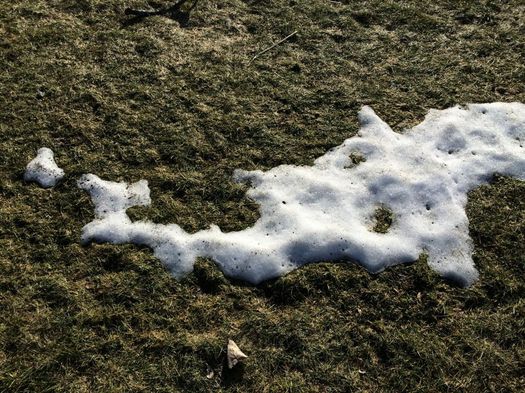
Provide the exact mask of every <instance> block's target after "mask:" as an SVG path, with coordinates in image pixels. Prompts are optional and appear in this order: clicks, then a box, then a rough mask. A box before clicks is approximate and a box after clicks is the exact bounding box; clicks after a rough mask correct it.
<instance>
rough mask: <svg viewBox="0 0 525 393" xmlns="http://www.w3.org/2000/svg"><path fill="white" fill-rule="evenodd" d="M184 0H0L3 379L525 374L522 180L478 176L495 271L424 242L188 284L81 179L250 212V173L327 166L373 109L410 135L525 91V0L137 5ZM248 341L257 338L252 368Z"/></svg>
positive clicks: (132, 381)
mask: <svg viewBox="0 0 525 393" xmlns="http://www.w3.org/2000/svg"><path fill="white" fill-rule="evenodd" d="M172 3H173V1H155V2H154V1H150V2H146V1H141V0H136V1H132V0H130V1H124V0H77V1H72V0H47V1H44V0H13V1H9V2H8V1H4V2H2V3H0V135H1V139H0V152H1V153H0V392H6V393H8V392H9V393H11V392H75V393H82V392H103V393H105V392H109V393H113V392H181V391H190V392H208V391H213V392H215V391H225V392H226V391H227V392H353V391H356V392H396V393H397V392H403V391H411V392H412V391H420V392H448V391H454V392H456V391H465V392H485V391H487V392H520V391H522V389H523V386H524V384H525V257H524V255H525V198H524V195H525V183H524V182H520V181H517V180H512V179H509V178H505V177H501V176H495V177H494V180H493V182H492V183H491V184H490V185H485V186H481V187H480V188H478V189H476V190H474V191H473V192H471V194H470V195H469V203H468V206H467V213H468V216H469V220H470V234H471V237H472V239H473V240H474V243H475V254H474V260H475V263H476V265H477V267H478V270H479V272H480V279H479V281H478V282H476V283H475V284H474V285H473V286H472V287H470V288H468V289H464V288H458V287H455V286H454V285H450V284H449V283H447V282H445V281H444V280H443V279H442V278H441V277H439V276H438V275H437V274H436V273H434V272H433V271H432V270H430V269H429V267H428V266H427V265H426V263H425V261H424V257H421V258H420V260H419V261H418V262H416V263H414V264H411V265H403V266H397V267H395V268H392V269H389V270H387V271H385V272H383V273H380V274H378V275H370V274H368V273H367V272H366V271H365V270H364V269H362V268H361V267H359V266H356V265H352V264H346V263H333V262H329V263H328V262H327V263H320V264H314V265H309V266H307V267H304V268H302V269H299V270H297V271H294V272H292V273H291V274H289V275H287V276H284V277H282V278H280V279H278V280H274V281H270V282H265V283H263V284H261V285H258V286H255V287H254V286H249V285H246V284H244V283H242V282H232V281H230V280H228V279H226V278H224V276H223V275H222V273H221V272H220V271H219V270H218V269H217V268H216V267H215V265H214V264H213V262H212V261H209V260H201V261H199V262H198V264H197V266H196V269H195V271H194V273H192V274H191V275H189V276H188V277H187V278H185V279H183V280H181V281H177V280H175V279H174V278H173V277H172V276H171V275H170V274H169V273H168V272H167V271H166V269H165V268H164V267H163V266H162V265H161V263H160V262H159V261H158V260H157V259H156V258H155V257H154V256H153V255H152V253H151V251H150V250H148V249H145V248H138V247H136V246H132V245H120V246H113V245H94V246H89V247H85V246H81V245H80V243H79V239H80V234H81V228H82V226H83V225H84V224H86V223H87V222H89V221H91V220H92V218H93V207H92V205H91V202H90V200H89V196H88V195H87V194H86V193H84V192H83V191H82V190H80V189H78V188H77V187H76V180H77V179H78V178H79V177H80V175H82V174H84V173H95V174H97V175H99V176H101V177H102V178H104V179H108V180H114V181H117V180H118V181H127V182H134V181H137V180H139V179H147V180H148V181H149V185H150V188H151V190H152V199H153V204H152V206H151V207H147V208H146V207H140V208H132V209H131V210H130V216H132V217H133V219H148V220H152V221H155V222H159V223H178V224H179V225H181V226H182V227H183V228H184V229H185V230H187V231H191V232H194V231H197V230H199V229H203V228H207V227H208V226H209V225H210V224H217V225H219V226H220V227H221V228H222V229H223V230H224V231H232V230H240V229H243V228H247V227H248V226H250V225H252V224H253V223H254V222H255V221H256V220H257V218H258V210H257V205H256V204H255V203H254V202H253V201H250V200H248V199H247V198H245V192H246V186H243V185H239V184H236V183H234V182H233V181H232V180H231V175H232V173H233V170H234V169H236V168H243V169H247V170H254V169H269V168H272V167H275V166H277V165H280V164H311V163H312V162H313V160H314V159H315V158H316V157H318V156H320V155H321V154H323V153H324V152H326V151H327V150H328V149H330V148H331V147H334V146H337V145H339V144H340V143H341V142H342V141H343V140H345V139H346V138H348V137H350V136H352V135H354V134H355V133H356V132H357V130H358V125H357V118H356V114H357V111H358V110H359V109H360V108H361V107H362V106H363V105H370V106H372V107H373V108H374V110H375V111H376V112H377V113H378V114H379V115H380V116H381V117H382V118H383V119H384V120H385V121H387V122H388V123H389V124H390V125H391V126H392V127H393V128H394V129H395V130H396V131H399V132H402V131H403V129H404V128H407V127H411V126H414V125H416V124H418V123H419V122H421V121H422V119H423V117H424V115H425V113H426V112H427V111H428V110H429V109H431V108H436V109H444V108H447V107H450V106H454V105H456V104H465V103H469V102H495V101H505V102H511V101H519V102H525V4H523V1H520V0H508V1H487V0H481V1H452V0H450V1H445V0H434V1H428V0H419V1H415V0H414V1H391V0H383V1H379V0H369V1H344V0H342V1H330V0H311V1H300V0H296V1H293V0H290V1H284V0H282V1H277V0H272V1H257V0H253V1H241V0H226V1H212V0H201V1H199V3H198V5H197V7H196V8H195V9H194V10H193V11H192V12H191V15H190V18H189V21H188V23H183V24H182V25H181V23H179V21H177V20H174V19H171V18H169V17H166V16H151V17H146V18H144V19H142V20H134V19H133V18H132V17H131V16H127V15H125V12H124V10H125V9H126V8H127V7H134V8H137V9H147V8H148V7H154V8H162V7H163V6H168V5H170V4H172ZM294 31H297V34H296V35H294V36H293V37H291V38H290V39H288V40H286V41H285V42H283V43H282V44H280V45H278V46H276V47H275V48H273V49H272V50H270V51H268V52H266V53H264V54H262V55H260V56H259V57H258V58H256V59H255V60H253V61H252V58H253V57H254V56H255V55H256V54H257V53H259V52H261V51H263V50H264V49H265V48H268V47H270V46H271V45H272V44H273V43H275V42H278V41H279V40H281V39H282V38H284V37H286V36H287V35H289V34H290V33H292V32H294ZM42 146H47V147H49V148H51V149H53V150H54V152H55V158H56V160H57V162H58V164H59V166H60V167H62V168H64V170H65V171H66V177H65V179H64V181H63V182H62V183H61V184H59V185H58V186H57V187H55V188H53V189H50V190H44V189H42V188H39V187H38V186H36V185H34V184H27V183H25V182H24V181H23V173H24V168H25V166H26V164H27V163H28V162H29V161H30V160H31V159H32V158H33V157H34V156H35V154H36V151H37V149H38V148H40V147H42ZM335 262H337V261H335ZM229 338H231V339H233V340H235V341H236V342H237V344H238V345H239V347H240V348H241V349H242V350H243V351H244V352H245V353H246V354H248V355H249V358H248V359H247V360H246V361H245V362H244V363H243V364H242V365H241V366H240V367H237V368H234V369H233V370H228V369H227V367H225V363H224V361H225V352H224V351H225V347H226V344H227V341H228V339H229Z"/></svg>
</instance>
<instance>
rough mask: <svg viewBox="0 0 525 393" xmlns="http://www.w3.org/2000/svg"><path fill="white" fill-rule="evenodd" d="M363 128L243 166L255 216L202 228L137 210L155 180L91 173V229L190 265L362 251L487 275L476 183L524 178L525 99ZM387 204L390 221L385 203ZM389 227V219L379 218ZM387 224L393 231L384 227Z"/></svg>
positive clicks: (275, 265)
mask: <svg viewBox="0 0 525 393" xmlns="http://www.w3.org/2000/svg"><path fill="white" fill-rule="evenodd" d="M359 121H360V123H361V129H360V131H359V132H358V134H357V135H356V136H354V137H352V138H349V139H347V140H346V141H344V143H343V144H342V145H340V146H338V147H336V148H334V149H331V150H330V151H329V152H328V153H326V154H325V155H323V156H321V157H319V158H318V159H317V160H316V161H315V163H314V165H313V166H293V165H282V166H279V167H276V168H273V169H270V170H269V171H266V172H263V171H260V170H258V171H251V172H247V171H242V170H237V171H235V173H234V178H235V180H237V181H247V182H250V183H251V186H252V187H251V189H250V190H249V191H248V196H249V197H251V198H252V199H254V200H255V201H257V202H258V203H259V204H260V212H261V217H260V219H259V220H258V221H257V222H256V223H255V225H254V226H253V227H251V228H248V229H245V230H243V231H238V232H228V233H224V232H222V231H221V230H220V228H219V227H217V226H214V225H212V226H211V227H210V228H209V229H207V230H203V231H199V232H197V233H194V234H190V233H187V232H185V231H184V230H183V229H182V228H181V227H180V226H179V225H177V224H171V225H162V224H155V223H152V222H146V221H135V222H133V221H131V219H130V218H129V217H128V215H127V214H126V209H127V208H129V207H131V206H134V205H137V204H138V205H147V204H149V203H150V198H149V189H148V186H147V182H145V181H144V180H142V181H140V182H138V183H134V184H131V185H127V184H126V183H114V182H109V181H105V180H102V179H100V178H98V177H97V176H95V175H85V176H84V177H83V178H82V179H81V180H80V181H79V186H80V187H81V188H83V189H85V190H86V191H88V192H89V193H90V194H91V198H92V201H93V203H94V204H95V215H96V219H95V220H94V221H92V222H90V223H89V224H87V225H86V226H84V228H83V233H82V241H83V242H84V243H89V242H111V243H115V244H120V243H135V244H142V245H146V246H149V247H150V248H152V249H153V250H154V253H155V255H156V256H157V257H158V258H159V259H160V260H161V261H162V262H163V263H164V264H165V265H166V266H167V267H168V269H170V270H171V272H172V273H173V274H174V275H175V276H177V277H180V276H182V275H184V274H186V273H188V272H190V271H192V269H193V264H194V263H195V260H196V258H197V257H205V258H212V259H213V260H215V261H216V263H217V264H218V266H219V267H220V269H221V270H222V271H223V272H224V273H225V274H226V275H228V276H230V277H235V278H238V279H243V280H246V281H249V282H251V283H259V282H261V281H263V280H267V279H270V278H274V277H278V276H281V275H283V274H286V273H288V272H290V271H291V270H294V269H296V268H298V267H300V266H303V265H305V264H307V263H310V262H316V261H322V260H353V261H358V262H359V263H360V264H361V265H362V266H364V267H365V268H366V269H368V270H369V271H370V272H374V273H377V272H380V271H382V270H384V269H385V268H387V267H389V266H392V265H396V264H400V263H407V262H413V261H415V260H416V259H417V258H418V256H419V255H420V254H421V253H423V252H425V253H426V254H427V255H428V263H429V265H430V266H431V267H432V268H433V269H434V270H436V271H437V272H438V273H440V274H441V275H442V276H444V277H445V278H448V279H453V280H454V281H455V282H457V283H459V284H460V285H463V286H468V285H470V284H471V283H472V282H473V281H474V280H476V278H477V276H478V272H477V270H476V268H475V267H474V263H473V261H472V250H473V246H472V241H471V239H470V237H469V233H468V219H467V215H466V213H465V205H466V203H467V193H468V192H469V191H470V190H472V189H473V188H475V187H477V186H478V185H480V184H483V183H486V182H487V181H488V180H489V179H490V178H491V176H492V175H493V174H494V173H500V174H503V175H508V176H513V177H516V178H518V179H525V150H524V148H523V142H524V141H525V105H523V104H520V103H494V104H478V105H470V106H468V107H467V108H460V107H454V108H450V109H447V110H443V111H437V110H432V111H430V113H429V114H428V115H427V116H426V118H425V120H424V121H423V122H422V123H421V124H420V125H418V126H416V127H414V128H413V129H411V130H408V131H406V132H405V133H404V134H398V133H395V132H393V131H392V129H391V128H390V127H389V126H388V125H387V124H386V123H384V122H383V121H382V120H381V119H380V118H379V117H378V116H377V115H376V114H375V113H374V111H373V110H372V109H371V108H369V107H364V108H363V109H362V110H361V111H360V113H359ZM378 208H379V209H382V210H383V211H385V212H387V213H388V214H384V216H385V217H383V220H382V222H383V226H382V227H381V228H376V227H375V224H377V223H378V218H381V216H380V215H378V213H377V210H378ZM378 229H380V230H378ZM382 232H383V233H382Z"/></svg>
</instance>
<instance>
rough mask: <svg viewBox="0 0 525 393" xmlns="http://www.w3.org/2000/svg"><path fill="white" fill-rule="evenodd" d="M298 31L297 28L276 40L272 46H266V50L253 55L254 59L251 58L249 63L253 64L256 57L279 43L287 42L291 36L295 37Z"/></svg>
mask: <svg viewBox="0 0 525 393" xmlns="http://www.w3.org/2000/svg"><path fill="white" fill-rule="evenodd" d="M297 33H298V31H297V30H295V31H294V32H293V33H291V34H288V35H287V36H286V37H284V38H283V39H282V40H280V41H278V42H276V43H275V44H273V45H272V46H270V47H268V48H266V49H265V50H263V51H261V52H259V53H257V54H256V55H255V56H253V57H252V59H251V60H250V62H249V63H248V64H251V63H252V62H253V61H254V60H255V59H257V58H258V57H259V56H261V55H263V54H265V53H266V52H268V51H270V50H272V49H273V48H275V47H276V46H277V45H281V44H282V43H283V42H285V41H286V40H288V39H290V38H291V37H293V36H294V35H296V34H297Z"/></svg>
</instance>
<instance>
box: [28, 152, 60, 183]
mask: <svg viewBox="0 0 525 393" xmlns="http://www.w3.org/2000/svg"><path fill="white" fill-rule="evenodd" d="M63 177H64V171H63V170H62V169H60V168H59V167H58V166H57V164H56V163H55V160H54V158H53V150H51V149H48V148H47V147H42V148H40V149H38V152H37V155H36V157H35V158H33V160H31V161H30V162H29V164H27V167H26V171H25V174H24V180H25V181H34V182H36V183H38V184H40V186H42V187H44V188H49V187H54V186H55V185H56V184H57V183H58V182H59V181H60V180H61V179H62V178H63Z"/></svg>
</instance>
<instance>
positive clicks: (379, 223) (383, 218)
mask: <svg viewBox="0 0 525 393" xmlns="http://www.w3.org/2000/svg"><path fill="white" fill-rule="evenodd" d="M393 221H394V213H393V212H392V210H390V209H389V208H388V207H387V206H379V207H378V208H377V209H376V210H375V212H374V228H373V229H372V230H373V231H374V232H378V233H387V232H388V230H389V229H390V226H391V225H392V222H393Z"/></svg>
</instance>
